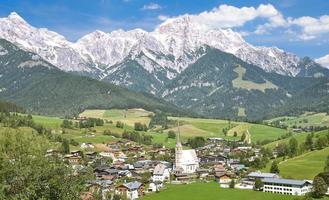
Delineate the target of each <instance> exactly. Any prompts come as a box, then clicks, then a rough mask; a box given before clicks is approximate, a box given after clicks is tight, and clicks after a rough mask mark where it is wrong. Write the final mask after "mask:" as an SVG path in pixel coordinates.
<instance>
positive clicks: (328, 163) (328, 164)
mask: <svg viewBox="0 0 329 200" xmlns="http://www.w3.org/2000/svg"><path fill="white" fill-rule="evenodd" d="M323 171H324V172H329V156H327V160H326V162H325V164H324V169H323Z"/></svg>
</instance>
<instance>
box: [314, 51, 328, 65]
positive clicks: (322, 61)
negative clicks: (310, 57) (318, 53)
mask: <svg viewBox="0 0 329 200" xmlns="http://www.w3.org/2000/svg"><path fill="white" fill-rule="evenodd" d="M315 62H317V63H319V64H320V65H322V66H324V67H327V68H329V54H328V55H326V56H323V57H321V58H318V59H315Z"/></svg>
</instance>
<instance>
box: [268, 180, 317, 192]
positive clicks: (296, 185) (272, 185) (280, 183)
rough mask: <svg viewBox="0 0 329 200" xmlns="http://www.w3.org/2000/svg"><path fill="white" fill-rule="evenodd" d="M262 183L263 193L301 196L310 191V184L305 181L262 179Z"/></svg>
mask: <svg viewBox="0 0 329 200" xmlns="http://www.w3.org/2000/svg"><path fill="white" fill-rule="evenodd" d="M262 182H263V183H264V187H263V191H264V192H271V193H278V194H286V195H298V196H302V195H305V194H306V193H308V192H311V191H312V183H311V182H309V181H305V180H292V179H282V178H264V179H262Z"/></svg>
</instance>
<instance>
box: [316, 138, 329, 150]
mask: <svg viewBox="0 0 329 200" xmlns="http://www.w3.org/2000/svg"><path fill="white" fill-rule="evenodd" d="M327 144H328V140H327V138H326V137H324V138H318V139H317V140H316V141H315V147H316V148H317V149H323V148H324V147H326V146H327Z"/></svg>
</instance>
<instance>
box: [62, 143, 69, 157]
mask: <svg viewBox="0 0 329 200" xmlns="http://www.w3.org/2000/svg"><path fill="white" fill-rule="evenodd" d="M62 153H64V154H68V153H70V143H69V141H68V140H67V139H64V140H63V141H62Z"/></svg>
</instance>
